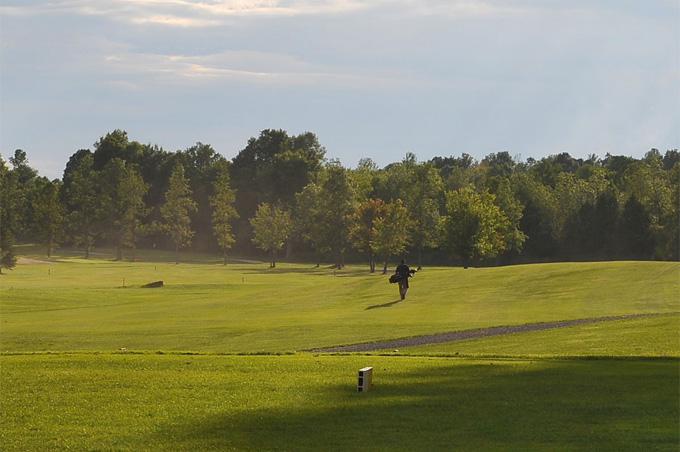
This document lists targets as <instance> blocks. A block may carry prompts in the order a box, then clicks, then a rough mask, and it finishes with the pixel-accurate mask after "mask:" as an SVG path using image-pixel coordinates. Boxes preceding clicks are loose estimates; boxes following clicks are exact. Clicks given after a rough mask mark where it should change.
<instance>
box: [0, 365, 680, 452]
mask: <svg viewBox="0 0 680 452" xmlns="http://www.w3.org/2000/svg"><path fill="white" fill-rule="evenodd" d="M366 365H371V366H373V367H374V381H375V384H374V387H373V389H372V390H371V391H369V392H365V393H357V392H356V389H355V387H356V386H355V385H356V380H355V375H356V370H357V369H359V368H361V367H363V366H366ZM2 376H3V411H2V430H1V431H2V433H1V437H0V438H1V439H2V450H4V451H31V450H35V451H38V450H39V451H45V450H54V451H63V450H79V451H208V450H214V451H230V450H237V451H338V452H351V451H357V452H358V451H366V450H370V451H414V450H426V451H452V450H460V451H552V450H555V451H564V450H572V451H612V452H614V451H616V452H621V451H643V450H644V451H652V450H668V451H675V450H677V446H678V425H677V416H678V411H677V408H678V396H679V394H678V378H677V362H674V361H670V360H660V361H645V362H636V361H629V360H592V361H582V360H569V361H560V360H535V361H528V360H504V361H498V360H472V359H467V360H461V359H451V358H447V359H442V358H428V359H424V358H421V357H416V358H413V357H388V356H356V355H353V356H313V355H309V354H304V355H291V356H233V355H231V356H215V355H194V356H192V355H162V356H161V355H129V354H128V355H125V354H121V355H115V354H113V355H112V354H108V355H83V354H77V355H68V354H66V355H64V354H62V355H35V356H27V355H16V356H6V357H3V369H2Z"/></svg>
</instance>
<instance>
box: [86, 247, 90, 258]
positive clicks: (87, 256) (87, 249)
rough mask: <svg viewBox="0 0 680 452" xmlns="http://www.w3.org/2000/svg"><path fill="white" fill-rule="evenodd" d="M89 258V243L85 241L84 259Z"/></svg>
mask: <svg viewBox="0 0 680 452" xmlns="http://www.w3.org/2000/svg"><path fill="white" fill-rule="evenodd" d="M89 258H90V244H89V243H87V244H85V259H89Z"/></svg>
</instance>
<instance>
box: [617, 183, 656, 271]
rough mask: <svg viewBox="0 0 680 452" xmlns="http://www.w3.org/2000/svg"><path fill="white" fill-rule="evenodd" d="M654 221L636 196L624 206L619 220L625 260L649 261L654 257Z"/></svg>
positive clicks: (621, 245)
mask: <svg viewBox="0 0 680 452" xmlns="http://www.w3.org/2000/svg"><path fill="white" fill-rule="evenodd" d="M651 226H652V220H651V218H650V216H649V214H648V213H647V210H646V209H645V207H644V206H643V205H642V203H641V202H640V201H638V199H637V198H636V197H635V195H632V196H630V198H628V200H627V201H626V203H625V204H624V205H623V211H622V212H621V218H620V219H619V227H618V236H619V237H620V240H619V243H620V252H621V255H622V257H623V258H625V259H649V258H651V257H652V256H653V255H654V237H653V235H652V230H651Z"/></svg>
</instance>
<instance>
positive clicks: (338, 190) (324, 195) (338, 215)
mask: <svg viewBox="0 0 680 452" xmlns="http://www.w3.org/2000/svg"><path fill="white" fill-rule="evenodd" d="M318 202H319V204H318V212H319V227H320V230H321V231H323V238H322V244H323V246H324V247H327V248H329V249H330V250H331V252H332V253H333V257H334V260H335V267H336V268H338V269H340V268H342V267H344V253H345V249H346V248H347V245H348V244H349V242H350V230H351V226H352V219H351V216H352V214H353V213H354V208H355V204H356V202H357V196H356V186H355V184H354V181H353V180H352V178H351V176H350V173H349V171H348V170H347V169H345V168H343V167H342V166H341V165H340V163H339V162H330V163H329V164H328V165H327V166H326V171H325V174H324V179H323V181H322V183H321V189H320V194H319V199H318Z"/></svg>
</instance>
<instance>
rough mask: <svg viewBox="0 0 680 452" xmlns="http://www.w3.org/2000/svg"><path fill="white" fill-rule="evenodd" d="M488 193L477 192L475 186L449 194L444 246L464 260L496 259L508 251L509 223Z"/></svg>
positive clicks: (445, 218)
mask: <svg viewBox="0 0 680 452" xmlns="http://www.w3.org/2000/svg"><path fill="white" fill-rule="evenodd" d="M494 201H495V196H494V195H492V194H491V193H489V192H488V191H487V190H485V191H483V192H482V193H475V191H474V190H473V189H472V187H466V188H462V189H460V190H457V191H451V192H447V193H446V215H445V216H444V218H443V240H444V245H445V246H446V247H447V248H448V249H449V250H451V251H453V252H454V253H455V254H457V255H458V256H460V257H461V258H462V259H463V262H464V265H466V266H467V265H468V263H469V262H470V261H471V260H477V259H480V258H485V257H496V256H497V255H498V253H499V252H501V251H503V250H504V249H505V242H504V237H505V234H506V230H507V228H508V227H509V221H508V219H507V217H506V216H505V215H504V214H503V212H502V211H501V209H500V208H499V207H498V206H497V205H496V204H495V203H494Z"/></svg>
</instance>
